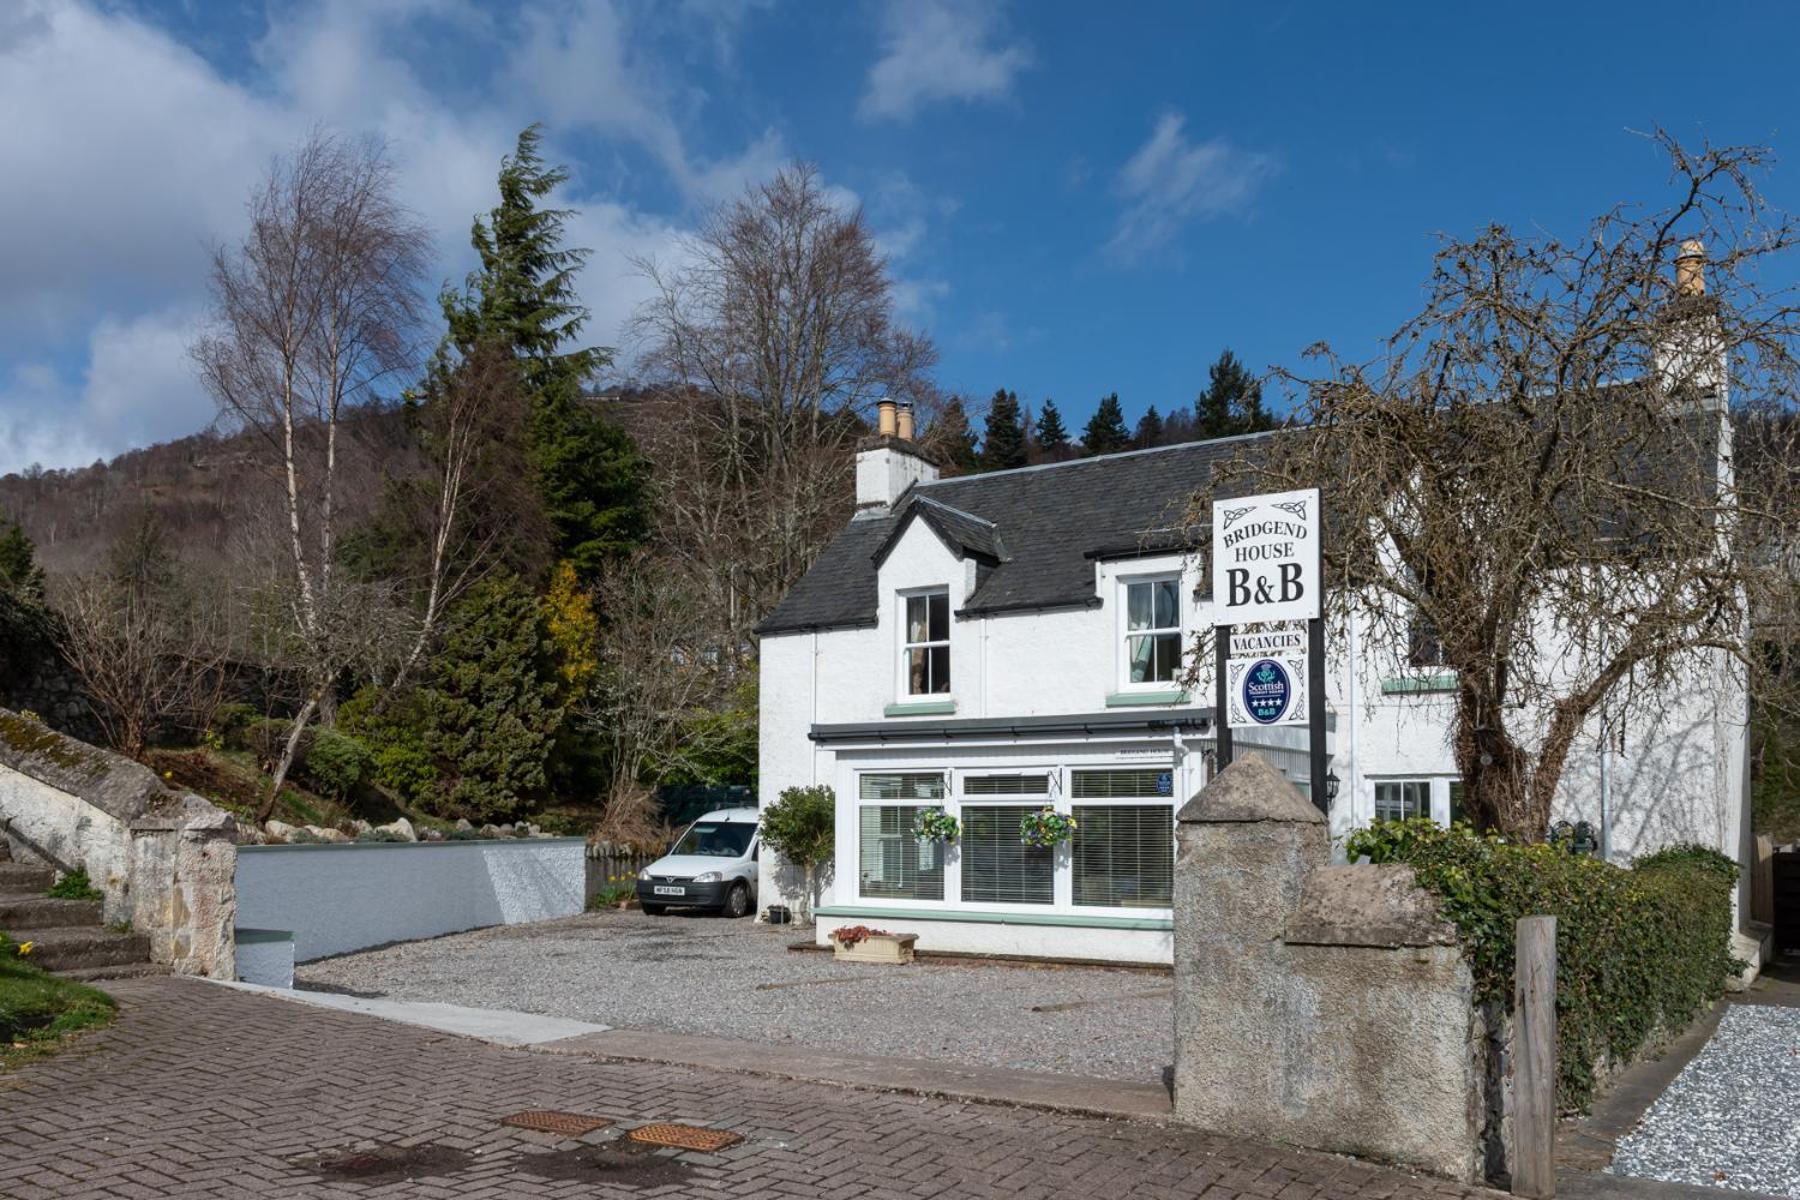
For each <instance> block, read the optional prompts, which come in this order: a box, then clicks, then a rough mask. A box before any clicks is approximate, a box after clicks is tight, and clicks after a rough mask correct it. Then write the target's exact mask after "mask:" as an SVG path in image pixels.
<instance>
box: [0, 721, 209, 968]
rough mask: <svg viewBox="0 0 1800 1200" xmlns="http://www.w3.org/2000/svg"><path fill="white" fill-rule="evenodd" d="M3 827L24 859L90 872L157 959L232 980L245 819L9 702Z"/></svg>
mask: <svg viewBox="0 0 1800 1200" xmlns="http://www.w3.org/2000/svg"><path fill="white" fill-rule="evenodd" d="M0 826H3V827H4V830H5V836H6V838H7V841H8V843H9V844H10V846H11V848H12V850H13V853H14V855H15V856H16V857H18V858H21V859H26V860H32V859H36V860H41V861H43V862H45V863H47V864H49V865H51V866H53V867H56V868H58V869H59V870H64V871H70V870H75V869H78V868H79V869H81V870H85V871H86V872H87V875H88V879H89V880H90V881H91V882H92V883H93V885H94V886H95V887H97V888H99V889H100V891H101V892H102V894H103V895H104V896H105V902H104V910H105V920H106V921H107V922H109V923H112V922H120V921H125V922H129V923H130V924H131V926H132V928H133V929H134V930H136V931H137V932H139V933H143V934H146V935H147V936H148V937H149V939H150V954H151V958H152V960H153V961H156V962H160V963H167V964H169V965H170V966H172V967H173V968H174V969H175V970H176V972H178V973H180V974H184V975H205V976H209V977H212V978H217V979H231V978H233V977H234V975H235V969H234V963H233V957H232V955H233V943H232V926H233V923H234V919H235V913H236V894H235V892H234V890H233V886H232V876H233V873H234V872H235V870H236V863H237V840H238V828H237V823H236V822H235V821H234V820H233V818H232V817H231V816H230V814H228V813H225V812H223V811H221V810H220V809H217V808H214V807H213V806H212V805H211V804H209V803H207V802H206V801H205V800H203V799H201V798H200V797H199V796H195V795H192V794H188V793H182V792H177V791H175V790H173V789H172V788H169V787H166V786H165V785H164V784H163V782H162V780H160V779H158V778H157V777H156V775H155V773H154V772H152V771H151V770H150V769H149V768H148V767H145V766H144V765H143V764H141V763H136V762H133V761H131V760H130V759H127V758H122V757H120V756H119V755H116V754H113V753H110V752H108V751H105V750H100V749H97V748H95V747H93V746H90V745H88V744H86V743H85V742H79V741H76V740H75V739H74V738H71V737H68V736H65V735H63V734H60V733H57V732H56V731H55V730H53V729H51V728H49V727H48V726H46V725H44V724H43V723H41V722H39V721H36V720H33V719H31V718H29V717H25V716H21V715H20V714H18V713H15V712H12V711H10V710H7V709H0Z"/></svg>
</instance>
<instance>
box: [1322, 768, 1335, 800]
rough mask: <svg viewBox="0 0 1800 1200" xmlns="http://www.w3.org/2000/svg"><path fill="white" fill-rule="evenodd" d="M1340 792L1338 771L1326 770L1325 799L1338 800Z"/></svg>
mask: <svg viewBox="0 0 1800 1200" xmlns="http://www.w3.org/2000/svg"><path fill="white" fill-rule="evenodd" d="M1337 793H1338V777H1337V772H1336V771H1327V772H1325V799H1326V800H1336V799H1337Z"/></svg>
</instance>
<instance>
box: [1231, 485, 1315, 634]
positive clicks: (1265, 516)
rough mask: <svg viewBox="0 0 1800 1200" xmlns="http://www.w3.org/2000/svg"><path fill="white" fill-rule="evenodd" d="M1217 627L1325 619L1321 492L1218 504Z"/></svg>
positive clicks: (1275, 494)
mask: <svg viewBox="0 0 1800 1200" xmlns="http://www.w3.org/2000/svg"><path fill="white" fill-rule="evenodd" d="M1212 588H1213V624H1215V625H1245V624H1249V623H1251V622H1257V621H1312V620H1317V619H1318V617H1319V489H1317V488H1306V489H1304V490H1302V491H1298V492H1269V493H1266V494H1265V495H1261V496H1244V497H1241V498H1239V499H1236V500H1215V501H1213V541H1212Z"/></svg>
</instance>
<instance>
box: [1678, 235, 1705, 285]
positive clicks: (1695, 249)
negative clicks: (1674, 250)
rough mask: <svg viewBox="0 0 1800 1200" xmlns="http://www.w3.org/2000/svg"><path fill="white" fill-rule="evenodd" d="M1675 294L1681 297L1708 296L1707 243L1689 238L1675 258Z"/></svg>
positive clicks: (1682, 244)
mask: <svg viewBox="0 0 1800 1200" xmlns="http://www.w3.org/2000/svg"><path fill="white" fill-rule="evenodd" d="M1675 292H1676V294H1677V295H1681V296H1704V295H1706V243H1704V242H1702V241H1701V240H1700V239H1699V238H1688V239H1687V240H1685V241H1683V242H1682V243H1681V252H1680V253H1679V254H1677V255H1676V256H1675Z"/></svg>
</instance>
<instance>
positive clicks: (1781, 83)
mask: <svg viewBox="0 0 1800 1200" xmlns="http://www.w3.org/2000/svg"><path fill="white" fill-rule="evenodd" d="M1796 50H1800V9H1795V8H1791V7H1789V6H1767V5H1765V6H1751V5H1721V6H1717V8H1716V9H1715V10H1713V11H1708V12H1707V13H1705V15H1704V17H1701V16H1699V15H1698V10H1696V9H1695V8H1694V7H1693V6H1692V5H1691V4H1690V5H1681V6H1676V5H1674V4H1653V3H1634V4H1620V5H1598V4H1595V5H1572V4H1567V3H1564V4H1559V5H1555V6H1552V5H1548V4H1544V5H1533V4H1523V3H1520V4H1513V5H1506V6H1499V5H1487V6H1473V5H1444V4H1416V5H1415V4H1393V5H1382V6H1377V5H1354V6H1353V5H1325V4H1316V5H1313V4H1285V5H1284V4H1275V3H1271V4H1258V5H1231V6H1226V5H1221V4H1151V3H1137V4H1113V5H1095V4H1092V3H1052V2H1050V0H1037V2H1033V3H1022V2H1015V3H1011V4H1007V3H977V2H974V0H912V2H910V3H901V4H878V3H872V2H864V3H854V2H846V3H835V2H834V3H827V2H825V0H808V2H802V0H787V2H776V3H728V2H726V0H666V2H663V3H649V2H648V0H644V2H634V0H595V2H592V3H570V2H564V0H525V2H524V3H522V4H517V5H514V4H507V5H497V4H496V5H485V4H479V3H473V2H471V0H395V2H393V3H385V4H380V3H373V2H368V3H364V2H358V0H305V2H298V3H269V4H264V3H261V2H256V3H232V2H230V0H209V2H205V3H202V2H201V0H187V2H185V3H183V2H175V3H169V4H152V3H147V2H146V3H130V2H115V3H81V2H78V0H3V2H0V112H5V113H8V114H9V119H8V120H7V121H5V122H3V123H0V262H4V263H5V264H6V270H5V273H4V276H3V278H4V279H5V281H6V286H5V288H4V289H3V291H0V471H7V470H15V469H18V468H21V467H23V466H25V465H26V464H28V463H32V462H39V463H42V464H44V465H46V466H68V465H79V464H83V463H86V462H91V461H92V460H93V459H94V458H95V457H98V456H110V455H112V454H115V453H118V452H119V451H121V450H124V449H126V448H129V447H130V446H133V445H140V444H143V443H145V442H148V441H156V440H164V439H167V438H170V437H174V436H179V435H181V434H183V433H187V432H191V431H192V430H194V429H197V428H199V427H201V426H203V425H205V424H206V423H207V422H208V421H209V420H210V419H211V416H212V409H211V405H210V402H209V401H208V400H207V399H206V397H205V396H204V394H203V393H202V392H201V391H200V389H199V387H198V386H197V385H196V383H195V382H194V380H193V377H192V374H191V371H190V370H189V368H188V365H187V360H186V357H185V345H186V343H187V341H188V339H189V338H191V337H192V335H193V332H194V329H195V327H196V324H197V322H198V321H199V320H200V318H201V316H202V314H203V311H204V284H205V261H206V248H207V246H208V244H209V243H210V242H211V241H213V240H215V239H229V238H232V237H234V236H236V235H237V234H238V233H239V232H240V231H241V222H242V209H243V200H244V196H245V195H246V193H247V191H248V189H249V188H250V186H251V185H252V184H253V183H254V181H255V179H256V177H257V175H258V173H259V172H260V170H261V169H262V167H263V166H264V164H266V162H267V161H268V159H269V157H270V156H271V155H273V154H276V153H278V152H280V151H281V150H282V149H284V148H285V147H288V146H291V145H292V144H293V143H294V142H295V141H296V140H297V139H298V138H300V137H301V136H303V135H304V133H305V132H306V131H307V130H308V129H309V128H310V127H312V126H314V125H315V124H319V123H324V124H326V125H329V126H333V127H336V128H339V129H343V130H347V131H363V130H370V131H375V132H378V133H381V134H383V135H384V136H386V137H387V138H388V140H389V142H390V145H391V146H392V148H393V150H394V152H395V154H396V155H397V156H398V158H399V159H400V161H401V166H402V171H401V178H402V182H403V185H404V187H405V198H406V199H407V201H408V202H409V203H411V204H412V205H413V206H414V207H415V208H416V209H418V210H419V212H420V213H421V215H422V216H424V218H425V219H426V220H427V221H428V222H429V223H430V225H431V226H432V228H433V229H434V230H435V231H436V232H437V234H438V241H439V250H440V257H439V263H438V273H439V274H440V275H442V276H443V277H444V278H453V277H459V276H460V275H461V273H462V272H463V271H464V270H465V269H466V268H467V265H468V263H467V255H466V235H467V228H468V221H469V218H470V216H471V215H472V214H473V213H474V212H475V211H477V210H478V209H483V208H485V207H486V206H487V205H488V204H489V203H491V196H492V188H493V175H494V170H495V167H496V166H497V163H498V160H499V158H500V156H501V154H503V153H504V152H505V151H506V150H507V149H508V147H509V146H510V144H511V141H512V138H513V136H514V135H515V134H516V133H517V130H518V129H519V127H521V126H522V125H524V124H526V123H527V122H530V121H533V120H542V121H543V122H545V125H546V128H547V135H548V139H549V144H550V150H551V153H552V154H554V155H556V156H557V157H559V158H561V159H563V160H565V161H567V162H568V163H569V164H570V166H571V168H572V169H573V172H574V177H573V178H572V180H571V182H570V185H569V187H568V190H567V195H566V197H565V201H566V203H568V204H570V205H571V206H573V207H575V208H576V209H578V210H579V215H578V218H577V220H576V223H575V230H574V233H575V236H576V238H577V239H578V240H580V241H581V242H582V243H584V244H586V245H588V246H590V247H592V248H593V250H594V251H595V256H594V260H593V263H592V266H591V268H590V270H589V271H588V273H587V277H586V279H585V280H584V283H583V289H584V295H585V298H586V300H587V301H588V303H589V304H590V306H591V307H592V308H593V310H594V313H595V322H594V325H593V327H592V331H593V334H594V336H595V339H596V340H598V341H601V342H604V343H607V344H621V345H622V347H623V349H624V350H625V351H626V355H625V358H624V365H625V368H626V369H627V370H628V369H629V350H630V347H629V344H628V343H627V342H626V341H625V337H624V326H625V322H626V320H627V319H628V317H629V315H630V312H631V311H632V309H633V307H634V306H635V305H636V304H637V303H638V302H639V301H640V300H641V299H642V297H643V295H644V292H645V285H644V283H643V281H642V280H641V279H639V278H637V277H636V276H635V275H634V274H633V273H632V271H631V268H630V266H629V264H628V260H629V257H630V256H632V255H641V254H649V255H653V256H656V257H658V258H660V259H663V260H665V261H679V258H680V256H681V254H682V238H683V236H684V235H685V234H686V233H687V231H689V230H691V229H692V228H693V226H694V224H695V222H696V221H697V220H698V218H699V217H700V215H701V214H702V213H704V211H705V210H706V208H707V206H709V205H711V204H714V203H716V202H718V201H719V200H720V199H721V198H723V197H725V196H728V195H731V194H733V193H734V192H735V191H736V190H738V189H740V188H741V187H743V186H744V184H745V183H746V182H748V181H751V180H754V179H756V178H759V177H762V176H765V175H767V174H768V173H770V172H772V171H773V170H775V169H776V168H777V167H779V166H780V165H781V164H782V163H784V162H786V161H789V160H791V159H794V158H805V159H809V160H811V161H814V162H816V163H818V164H819V166H820V168H821V170H822V172H823V175H824V177H825V179H826V181H827V182H828V183H829V184H830V185H831V186H832V187H834V188H836V189H839V190H840V191H841V193H842V195H843V196H844V198H845V200H846V202H860V203H861V204H862V205H863V206H864V208H865V211H866V212H867V214H868V216H869V219H870V222H871V225H872V227H873V228H874V229H875V231H876V233H877V235H878V237H879V239H880V242H881V245H882V246H883V248H884V249H885V250H886V251H887V253H888V254H889V256H890V258H891V261H892V269H893V273H894V276H895V279H896V295H897V298H898V301H899V305H900V309H901V315H902V318H903V319H904V320H906V321H907V322H909V323H911V324H914V325H916V326H919V327H922V328H923V329H925V330H926V331H928V332H929V333H931V334H932V336H933V337H934V338H935V340H936V342H937V344H938V347H939V350H940V355H941V362H940V367H939V371H938V376H939V379H940V381H941V382H942V384H943V385H944V386H946V387H947V388H952V389H958V390H962V391H965V392H967V393H969V394H970V395H972V396H975V397H977V398H980V397H985V396H986V395H988V394H990V393H991V392H992V391H993V390H994V389H995V388H996V387H1000V386H1005V387H1008V388H1011V389H1014V390H1016V391H1017V392H1019V393H1020V395H1021V397H1022V398H1025V399H1026V400H1027V401H1028V402H1030V403H1032V404H1034V405H1035V404H1037V403H1038V402H1040V401H1041V399H1042V397H1044V396H1054V397H1055V398H1056V400H1057V401H1058V404H1059V405H1060V406H1061V407H1062V408H1063V410H1064V412H1065V413H1066V414H1067V415H1069V416H1070V417H1072V418H1074V419H1075V421H1077V422H1079V421H1080V420H1082V419H1085V417H1086V415H1087V414H1088V413H1089V412H1090V411H1091V410H1092V407H1093V405H1094V402H1095V401H1096V400H1097V398H1098V397H1099V396H1100V395H1102V394H1104V393H1106V392H1109V391H1114V390H1116V391H1118V392H1119V393H1120V395H1121V397H1122V399H1123V401H1124V403H1125V407H1126V411H1127V414H1128V415H1130V416H1133V417H1135V415H1136V414H1137V413H1139V412H1141V411H1142V409H1143V408H1144V407H1145V406H1147V405H1150V404H1155V405H1157V406H1158V407H1159V408H1161V409H1163V410H1165V411H1166V410H1167V409H1168V408H1169V407H1170V406H1171V405H1173V404H1181V403H1186V402H1189V401H1191V399H1192V397H1193V394H1194V392H1195V390H1196V388H1197V387H1198V386H1199V385H1200V384H1201V383H1202V382H1203V381H1204V379H1205V369H1206V365H1207V364H1208V363H1209V362H1210V361H1211V360H1212V359H1213V358H1214V356H1215V355H1216V354H1217V353H1218V351H1219V349H1220V348H1221V347H1223V346H1227V345H1229V346H1231V347H1232V348H1234V349H1235V350H1236V351H1237V352H1238V354H1239V355H1240V357H1242V358H1244V359H1245V360H1246V361H1247V362H1249V363H1250V364H1251V365H1252V366H1253V367H1256V368H1258V369H1262V368H1266V367H1268V366H1270V365H1271V364H1277V363H1281V364H1288V365H1293V364H1295V363H1296V361H1297V359H1298V355H1299V353H1300V352H1301V351H1302V350H1303V349H1304V348H1305V347H1306V346H1308V345H1310V344H1312V343H1314V342H1317V341H1320V340H1327V341H1330V342H1331V343H1332V344H1333V345H1334V346H1336V347H1338V348H1339V349H1340V350H1341V351H1343V352H1345V353H1348V354H1350V355H1352V356H1357V357H1362V356H1366V355H1368V354H1370V353H1372V352H1373V350H1374V348H1375V346H1376V344H1377V342H1378V339H1379V338H1380V336H1381V335H1382V334H1383V333H1384V332H1386V331H1388V330H1390V329H1391V328H1393V327H1394V326H1395V325H1396V324H1398V323H1399V322H1400V321H1401V320H1403V319H1404V318H1405V317H1406V316H1407V315H1408V314H1409V312H1411V311H1412V309H1413V308H1414V307H1415V306H1416V305H1417V303H1418V300H1419V295H1420V284H1421V282H1422V281H1423V280H1424V278H1425V276H1426V273H1427V271H1428V269H1429V264H1430V256H1431V253H1432V249H1433V246H1434V244H1435V239H1436V237H1437V235H1438V234H1439V233H1440V232H1441V231H1452V232H1468V231H1471V230H1474V229H1476V228H1478V227H1479V226H1481V225H1482V224H1484V223H1486V222H1489V221H1499V222H1503V223H1508V224H1513V225H1516V226H1534V225H1535V226H1539V227H1542V228H1543V229H1545V230H1547V231H1551V232H1555V233H1561V234H1568V235H1574V234H1578V233H1579V231H1580V229H1581V227H1582V225H1583V224H1584V222H1585V220H1586V218H1587V217H1588V216H1589V215H1591V214H1592V213H1594V212H1595V211H1597V210H1598V209H1600V208H1602V207H1605V206H1606V205H1608V204H1611V203H1613V202H1615V201H1619V200H1624V199H1639V200H1646V201H1651V202H1656V201H1659V200H1660V199H1661V198H1662V196H1663V191H1662V189H1663V187H1664V185H1665V182H1666V175H1667V170H1666V164H1665V163H1664V162H1662V161H1661V160H1660V159H1659V157H1658V155H1657V152H1656V151H1655V149H1654V147H1652V146H1651V145H1650V144H1648V143H1647V142H1646V141H1645V140H1644V139H1642V138H1640V137H1637V136H1634V134H1633V133H1632V132H1631V131H1632V130H1644V129H1648V128H1650V127H1651V126H1652V125H1654V124H1657V123H1660V124H1662V125H1664V126H1666V127H1668V128H1669V129H1671V130H1672V131H1673V132H1675V133H1676V134H1677V135H1678V136H1680V137H1682V138H1683V139H1690V140H1698V139H1700V138H1702V137H1710V138H1711V139H1713V140H1714V141H1716V142H1744V141H1757V142H1769V143H1771V144H1773V145H1774V146H1775V147H1776V148H1777V150H1778V152H1785V153H1786V154H1787V155H1788V156H1789V157H1792V156H1793V155H1795V154H1797V153H1800V150H1797V149H1796V148H1795V146H1793V145H1791V144H1790V142H1791V141H1792V139H1793V138H1794V137H1795V135H1796V132H1797V131H1800V120H1797V119H1796V118H1800V111H1797V110H1800V88H1797V87H1796V85H1795V84H1794V82H1793V81H1792V67H1791V62H1792V59H1793V57H1794V54H1795V52H1796ZM1763 185H1764V188H1765V190H1766V191H1767V192H1768V194H1769V195H1770V197H1771V198H1772V199H1773V200H1774V201H1775V202H1776V203H1777V204H1780V205H1782V206H1783V207H1792V206H1793V204H1794V203H1795V202H1796V201H1797V197H1796V192H1797V191H1800V188H1797V187H1796V182H1795V173H1794V169H1793V168H1792V166H1791V165H1780V166H1778V167H1777V168H1776V170H1775V171H1774V172H1773V173H1771V174H1770V176H1768V177H1767V178H1766V179H1764V180H1763Z"/></svg>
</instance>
